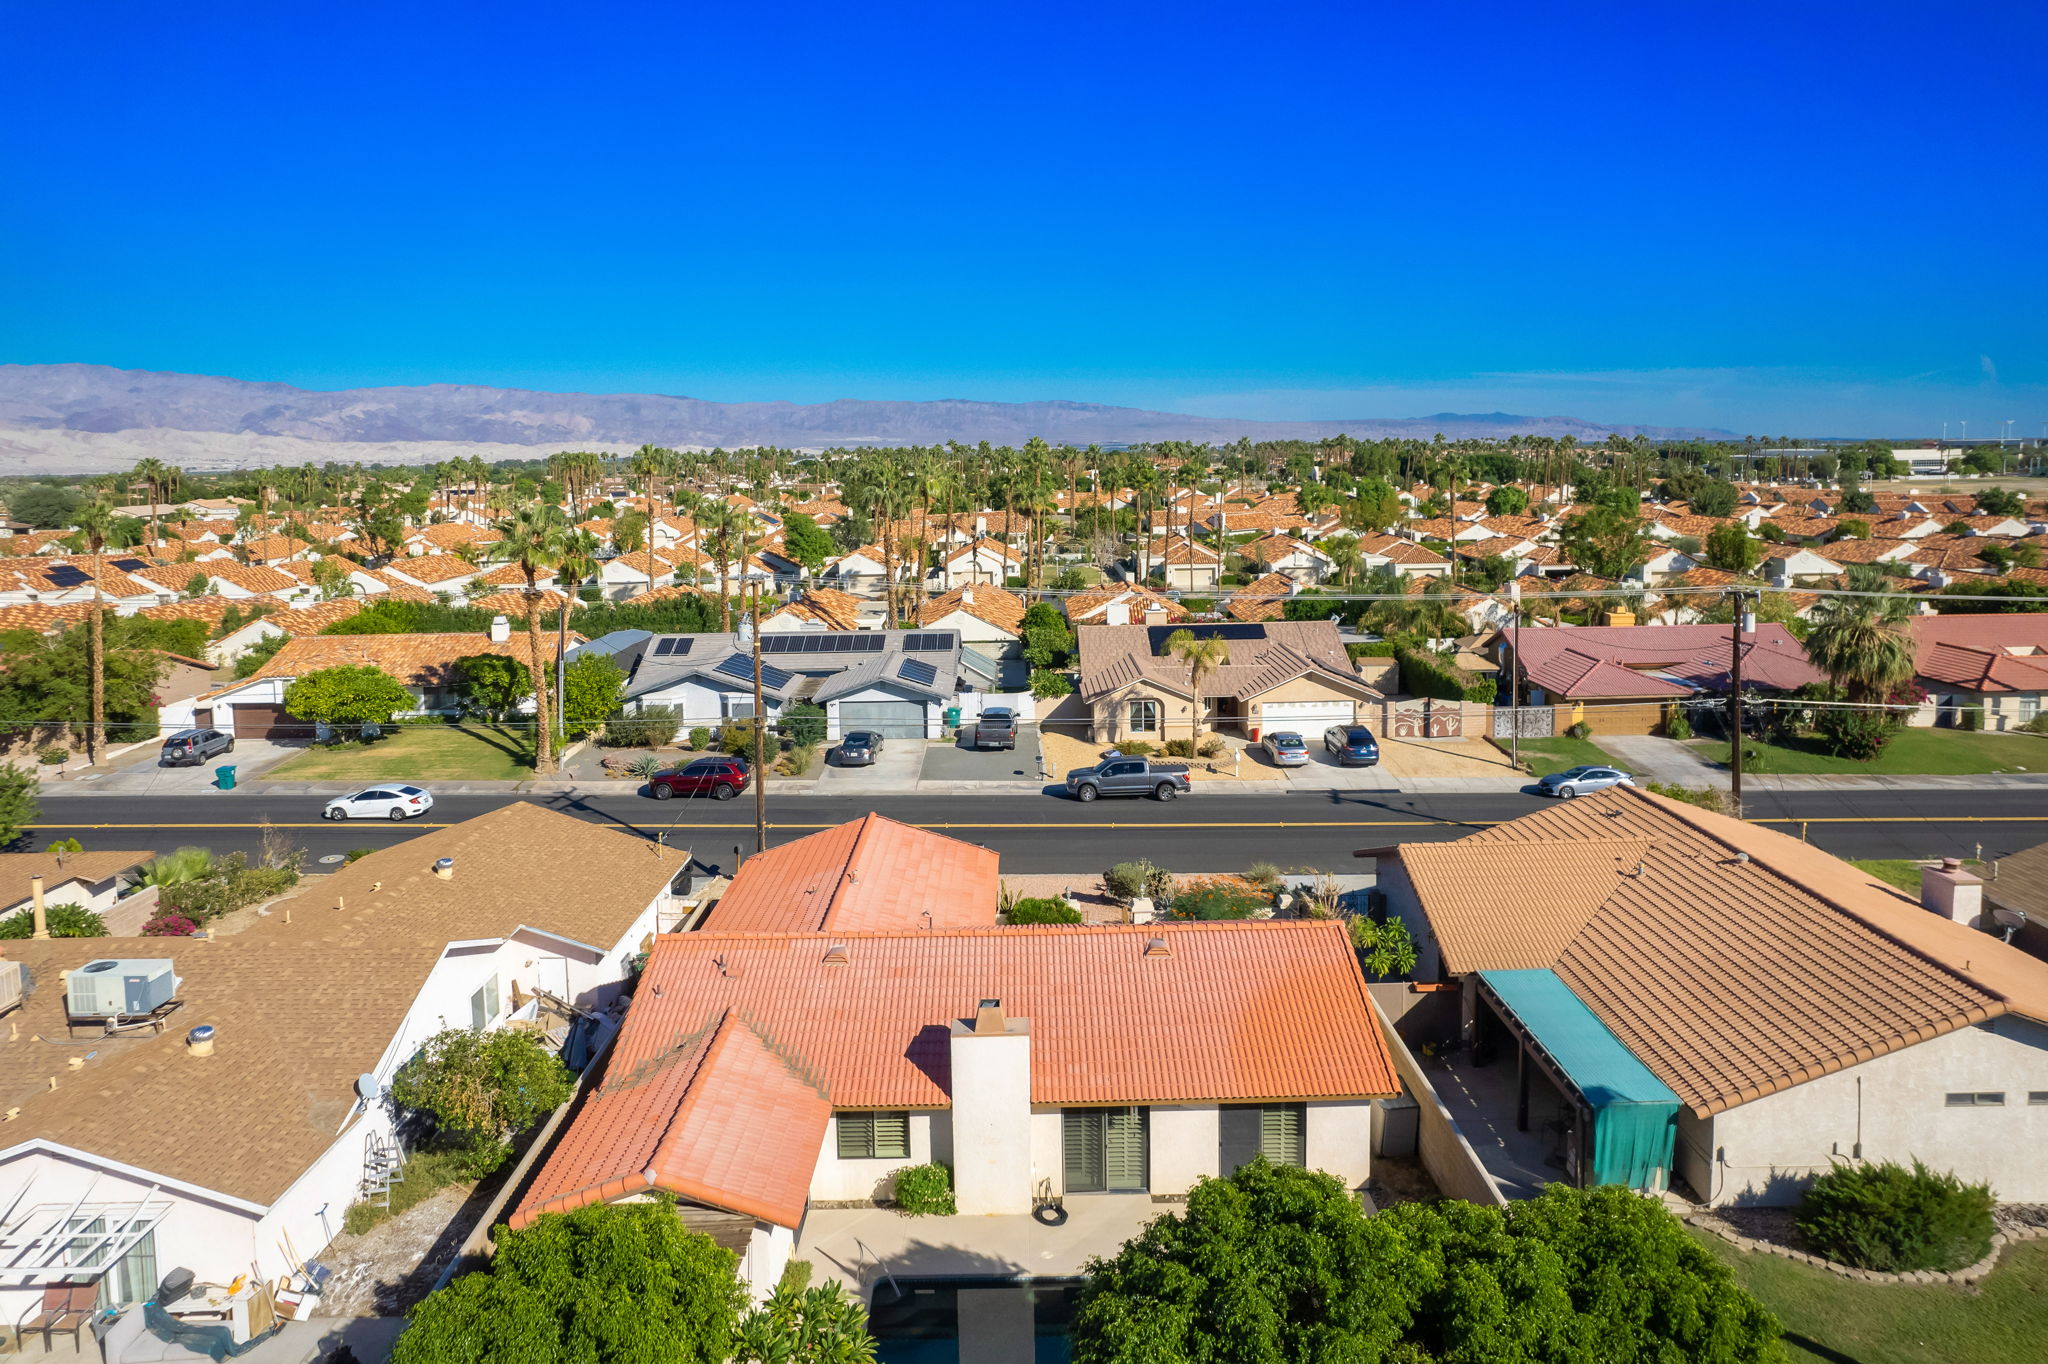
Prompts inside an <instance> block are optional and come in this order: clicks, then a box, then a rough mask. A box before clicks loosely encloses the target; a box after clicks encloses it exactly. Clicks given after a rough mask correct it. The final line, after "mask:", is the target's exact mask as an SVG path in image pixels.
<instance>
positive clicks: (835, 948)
mask: <svg viewBox="0 0 2048 1364" xmlns="http://www.w3.org/2000/svg"><path fill="white" fill-rule="evenodd" d="M850 960H852V958H850V957H848V956H847V953H846V944H845V943H843V942H834V943H826V944H825V961H826V963H827V964H828V965H833V966H844V965H845V964H846V963H847V962H848V961H850Z"/></svg>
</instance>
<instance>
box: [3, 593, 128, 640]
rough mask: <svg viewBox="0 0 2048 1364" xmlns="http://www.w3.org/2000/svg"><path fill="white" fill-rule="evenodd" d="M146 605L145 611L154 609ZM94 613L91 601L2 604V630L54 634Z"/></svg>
mask: <svg viewBox="0 0 2048 1364" xmlns="http://www.w3.org/2000/svg"><path fill="white" fill-rule="evenodd" d="M154 609H155V608H153V607H144V608H143V610H144V612H148V611H150V610H154ZM91 614H92V603H91V602H83V601H82V602H74V603H71V604H69V605H65V606H51V605H50V604H49V603H47V602H36V601H32V602H23V603H21V604H19V605H17V606H0V630H33V631H35V632H36V633H37V634H39V635H47V634H54V633H55V632H56V631H57V630H58V629H60V628H61V627H63V626H66V625H72V624H75V623H76V622H78V621H81V620H84V619H85V618H86V617H87V616H90V615H91Z"/></svg>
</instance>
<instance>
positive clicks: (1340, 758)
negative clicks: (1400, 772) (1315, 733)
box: [1323, 725, 1380, 767]
mask: <svg viewBox="0 0 2048 1364" xmlns="http://www.w3.org/2000/svg"><path fill="white" fill-rule="evenodd" d="M1323 750H1324V751H1325V752H1327V753H1332V754H1335V755H1336V758H1337V765H1338V766H1339V767H1352V766H1360V767H1378V766H1379V765H1380V741H1379V740H1378V739H1375V738H1373V737H1372V731H1371V730H1369V729H1367V728H1366V727H1365V726H1364V725H1331V726H1330V727H1329V728H1328V729H1326V730H1324V731H1323Z"/></svg>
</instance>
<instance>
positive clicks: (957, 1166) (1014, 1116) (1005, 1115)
mask: <svg viewBox="0 0 2048 1364" xmlns="http://www.w3.org/2000/svg"><path fill="white" fill-rule="evenodd" d="M950 1045H951V1058H950V1059H951V1063H952V1082H953V1196H954V1199H955V1201H956V1203H957V1204H958V1206H959V1209H960V1212H961V1213H962V1214H963V1215H965V1216H970V1217H971V1216H976V1215H980V1214H987V1213H1028V1212H1030V1211H1031V1020H1030V1019H1028V1018H1009V1017H1006V1016H1005V1015H1004V1013H1003V1002H1002V1001H1001V1000H1000V999H984V1000H982V1001H981V1002H980V1005H979V1006H978V1007H977V1008H976V1009H975V1014H974V1017H973V1018H972V1019H956V1020H954V1023H953V1028H952V1037H951V1039H950Z"/></svg>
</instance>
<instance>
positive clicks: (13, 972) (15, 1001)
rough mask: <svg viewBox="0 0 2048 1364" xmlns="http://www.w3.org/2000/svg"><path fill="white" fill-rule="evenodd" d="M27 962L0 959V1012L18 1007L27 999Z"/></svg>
mask: <svg viewBox="0 0 2048 1364" xmlns="http://www.w3.org/2000/svg"><path fill="white" fill-rule="evenodd" d="M28 992H29V980H28V963H27V962H25V961H0V1014H4V1013H6V1012H7V1011H8V1010H9V1009H18V1008H20V1007H21V1006H22V1004H23V1003H24V1002H26V1001H27V999H28Z"/></svg>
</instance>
